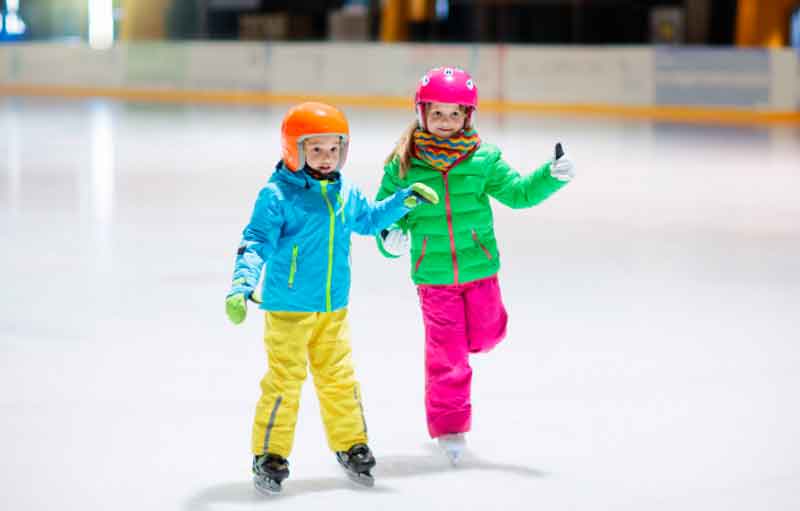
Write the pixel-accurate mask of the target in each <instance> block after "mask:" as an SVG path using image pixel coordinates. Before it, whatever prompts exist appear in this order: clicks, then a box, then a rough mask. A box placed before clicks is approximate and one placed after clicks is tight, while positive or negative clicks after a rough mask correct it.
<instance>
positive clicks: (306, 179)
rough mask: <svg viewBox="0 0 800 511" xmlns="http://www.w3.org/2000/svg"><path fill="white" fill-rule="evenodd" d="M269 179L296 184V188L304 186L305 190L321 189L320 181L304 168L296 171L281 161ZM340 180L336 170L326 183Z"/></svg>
mask: <svg viewBox="0 0 800 511" xmlns="http://www.w3.org/2000/svg"><path fill="white" fill-rule="evenodd" d="M270 181H281V182H284V183H286V184H289V185H292V186H297V187H298V188H305V189H306V190H317V191H319V190H321V189H322V186H321V185H320V183H321V181H318V180H316V179H314V178H313V177H311V176H310V175H309V174H308V173H307V172H306V171H304V170H299V171H297V172H293V171H291V170H289V168H288V167H286V165H284V163H283V161H279V162H278V164H277V165H276V166H275V172H274V173H273V174H272V177H270ZM340 182H341V176H340V175H339V173H338V172H337V174H336V176H334V179H330V180H328V183H330V184H332V185H336V186H338V185H339V183H340Z"/></svg>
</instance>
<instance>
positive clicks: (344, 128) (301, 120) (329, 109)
mask: <svg viewBox="0 0 800 511" xmlns="http://www.w3.org/2000/svg"><path fill="white" fill-rule="evenodd" d="M320 135H336V136H338V137H339V140H340V141H341V142H340V143H341V150H340V158H339V165H338V166H337V167H336V170H339V169H341V168H342V165H344V160H345V158H346V157H347V146H348V143H349V138H350V128H349V127H348V125H347V118H346V117H345V116H344V114H343V113H342V112H340V111H339V109H337V108H335V107H333V106H331V105H326V104H325V103H315V102H308V103H301V104H299V105H296V106H293V107H292V108H290V109H289V111H288V112H287V113H286V117H284V118H283V123H282V124H281V158H282V159H283V163H284V164H285V165H286V166H287V167H288V168H289V170H291V171H294V172H297V171H298V170H299V169H302V168H303V167H304V166H305V164H306V158H305V151H304V150H303V141H304V140H305V139H307V138H309V137H314V136H320Z"/></svg>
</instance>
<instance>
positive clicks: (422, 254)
mask: <svg viewBox="0 0 800 511" xmlns="http://www.w3.org/2000/svg"><path fill="white" fill-rule="evenodd" d="M427 246H428V237H427V236H425V237H424V238H422V252H420V254H419V257H418V258H417V263H416V264H415V265H414V273H417V272H418V271H419V265H420V264H422V260H423V259H425V249H426V248H427Z"/></svg>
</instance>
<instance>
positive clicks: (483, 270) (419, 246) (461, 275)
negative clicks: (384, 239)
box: [377, 144, 566, 284]
mask: <svg viewBox="0 0 800 511" xmlns="http://www.w3.org/2000/svg"><path fill="white" fill-rule="evenodd" d="M414 182H422V183H425V184H426V185H428V186H430V187H431V188H433V189H434V190H436V193H438V194H439V197H440V200H439V203H438V204H436V205H433V204H424V205H421V206H419V207H417V208H415V209H413V210H412V211H411V212H409V213H408V214H407V215H406V216H405V217H403V218H402V219H401V220H400V221H399V222H398V223H397V225H398V227H400V228H401V229H403V231H406V232H407V231H411V278H412V279H413V280H414V283H415V284H463V283H466V282H471V281H474V280H478V279H482V278H486V277H490V276H492V275H494V274H496V273H497V271H498V270H499V269H500V257H499V253H498V251H497V241H496V239H495V235H494V224H493V220H492V208H491V206H490V204H489V197H494V198H495V199H497V200H498V201H500V202H501V203H503V204H505V205H506V206H509V207H512V208H528V207H531V206H534V205H536V204H538V203H540V202H542V201H543V200H545V199H546V198H548V197H549V196H550V195H552V194H553V193H554V192H555V191H556V190H558V189H559V188H561V187H562V186H564V184H566V183H565V182H562V181H559V180H558V179H555V178H553V177H551V176H550V163H549V162H548V163H545V164H544V165H542V166H541V167H539V168H538V169H536V171H535V172H533V173H532V174H530V175H527V176H524V177H522V176H520V175H519V173H518V172H517V171H516V170H514V169H512V168H511V167H510V166H509V165H508V163H506V162H505V161H503V159H502V157H501V154H500V150H499V149H498V148H497V147H496V146H494V145H491V144H481V146H480V147H479V148H478V149H477V150H475V152H473V153H472V155H471V156H469V157H467V158H465V159H464V160H463V161H461V162H460V163H458V164H457V165H456V166H455V167H453V168H452V169H450V170H449V171H448V172H447V173H443V172H441V171H439V170H436V169H434V168H432V167H430V166H429V165H428V164H426V163H425V162H424V161H422V160H420V159H417V158H412V159H411V167H410V168H409V169H408V173H407V174H406V178H405V179H400V177H399V176H398V159H397V158H395V159H394V160H393V161H392V162H390V163H389V164H388V165H386V167H385V168H384V176H383V180H382V181H381V188H380V190H379V191H378V195H377V200H381V199H383V198H385V197H388V196H389V195H391V194H393V193H394V192H395V191H397V190H400V189H403V188H407V187H408V186H409V185H410V184H411V183H414ZM378 246H379V248H380V250H381V252H382V253H383V254H384V255H385V256H387V257H392V256H391V255H389V254H388V253H387V252H386V251H384V250H383V246H382V244H381V239H380V236H379V237H378Z"/></svg>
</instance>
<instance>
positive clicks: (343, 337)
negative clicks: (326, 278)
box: [252, 309, 367, 458]
mask: <svg viewBox="0 0 800 511" xmlns="http://www.w3.org/2000/svg"><path fill="white" fill-rule="evenodd" d="M264 344H265V346H266V350H267V357H268V359H269V369H268V370H267V374H266V375H265V376H264V378H263V379H262V380H261V398H260V399H259V400H258V404H257V405H256V417H255V421H254V424H253V444H252V450H253V454H264V453H267V452H269V453H272V454H278V455H280V456H283V457H284V458H288V457H289V453H290V452H291V450H292V443H293V442H294V429H295V424H296V423H297V411H298V409H299V405H300V389H301V388H302V386H303V382H304V381H305V379H306V375H307V371H306V368H307V366H308V365H309V362H310V363H311V373H312V374H313V376H314V385H315V387H316V389H317V397H318V398H319V403H320V408H321V412H322V421H323V423H324V425H325V431H326V433H327V437H328V446H329V447H330V448H331V450H333V451H346V450H348V449H349V448H350V447H352V446H353V445H354V444H359V443H367V424H366V421H365V419H364V409H363V406H362V404H361V390H360V388H359V385H358V382H357V381H356V378H355V372H354V370H353V363H352V360H351V356H350V327H349V324H348V322H347V309H341V310H338V311H334V312H271V311H270V312H267V313H266V325H265V331H264Z"/></svg>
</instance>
